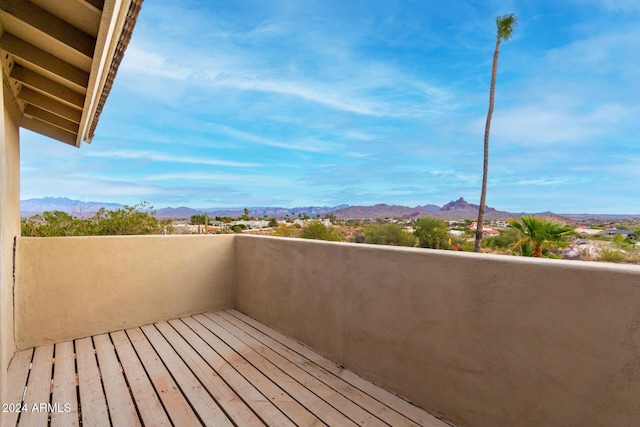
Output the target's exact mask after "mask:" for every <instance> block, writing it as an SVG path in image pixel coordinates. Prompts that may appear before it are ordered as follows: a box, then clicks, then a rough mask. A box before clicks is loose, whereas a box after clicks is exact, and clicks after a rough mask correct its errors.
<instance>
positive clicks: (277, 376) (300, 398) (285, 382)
mask: <svg viewBox="0 0 640 427" xmlns="http://www.w3.org/2000/svg"><path fill="white" fill-rule="evenodd" d="M194 319H196V320H197V321H198V322H199V323H200V324H201V325H203V326H204V327H206V328H207V329H209V331H211V332H212V333H213V334H214V335H216V336H217V337H218V338H219V339H221V340H223V341H224V342H225V343H226V344H227V345H228V346H229V347H231V348H232V349H233V350H234V351H235V352H236V353H237V354H239V355H240V356H241V357H243V358H244V359H245V360H246V361H247V362H248V363H250V364H251V365H252V366H253V367H254V368H255V369H258V370H259V371H261V372H262V373H263V375H265V376H266V377H267V378H269V379H270V380H271V381H272V382H273V383H274V384H276V385H277V386H278V387H279V388H280V389H282V390H283V391H284V392H285V393H286V394H287V395H289V396H290V397H291V398H293V399H294V400H295V401H296V402H297V403H298V404H300V405H301V406H302V407H304V408H306V409H307V410H308V411H309V412H310V413H311V414H312V415H313V416H314V417H315V418H316V419H317V420H318V421H314V422H316V423H317V422H322V423H326V422H327V419H329V420H332V421H331V422H330V423H331V424H334V423H335V425H348V424H353V425H355V423H353V422H352V421H351V420H349V419H348V418H347V417H345V416H344V415H343V414H342V413H340V412H339V411H337V410H336V409H335V408H333V407H332V406H331V405H328V404H327V403H326V402H324V401H323V400H320V399H318V400H317V401H316V400H315V399H314V398H313V397H312V396H315V394H313V392H311V391H310V390H309V389H307V388H306V387H304V385H302V384H300V383H299V382H298V381H296V379H295V378H292V377H291V376H290V375H289V373H288V372H285V371H284V370H282V369H281V368H279V367H278V366H276V365H274V364H273V363H271V362H270V361H269V360H267V359H264V358H263V357H262V355H260V354H259V353H258V352H256V351H255V350H253V349H251V348H248V347H247V346H246V345H245V344H244V343H239V342H238V341H239V340H237V339H236V338H235V337H233V336H232V335H231V334H229V333H227V332H226V331H224V330H221V328H220V327H219V326H218V325H216V324H215V322H213V321H211V320H210V319H208V318H207V317H206V316H204V315H198V316H194ZM221 335H224V336H225V337H223V336H221ZM234 342H235V344H233V343H234ZM321 414H323V415H321ZM323 416H324V417H326V418H327V419H323Z"/></svg>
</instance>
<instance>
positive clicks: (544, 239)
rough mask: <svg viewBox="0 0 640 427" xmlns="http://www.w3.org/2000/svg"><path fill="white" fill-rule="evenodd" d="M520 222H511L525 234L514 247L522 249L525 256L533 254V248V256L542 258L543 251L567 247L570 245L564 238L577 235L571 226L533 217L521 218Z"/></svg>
mask: <svg viewBox="0 0 640 427" xmlns="http://www.w3.org/2000/svg"><path fill="white" fill-rule="evenodd" d="M520 221H521V222H518V221H516V220H511V221H509V224H511V226H512V227H513V228H515V229H516V230H518V231H520V232H521V233H522V234H523V238H522V239H521V240H520V241H519V242H516V243H514V245H513V246H514V247H519V248H521V252H522V254H523V255H525V256H526V255H527V254H528V253H530V252H531V248H533V253H532V255H533V256H534V257H536V258H540V257H542V250H543V249H549V248H552V247H556V246H559V247H565V246H567V244H568V243H567V242H563V241H562V238H563V237H565V236H568V235H571V234H573V233H575V231H574V230H573V228H571V227H569V226H562V225H559V224H556V223H553V222H549V221H545V220H543V219H539V218H534V217H532V216H531V215H528V216H523V217H520ZM528 256H531V255H528Z"/></svg>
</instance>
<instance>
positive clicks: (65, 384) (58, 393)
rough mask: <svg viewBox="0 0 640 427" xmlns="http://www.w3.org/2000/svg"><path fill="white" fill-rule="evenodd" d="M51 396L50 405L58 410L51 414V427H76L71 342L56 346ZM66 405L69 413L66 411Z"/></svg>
mask: <svg viewBox="0 0 640 427" xmlns="http://www.w3.org/2000/svg"><path fill="white" fill-rule="evenodd" d="M54 360H55V363H54V372H53V396H52V399H51V403H53V405H54V406H55V407H57V408H58V410H57V411H54V412H53V413H52V414H51V427H74V426H78V425H79V424H80V423H79V419H78V399H77V393H76V362H75V350H74V349H73V341H66V342H62V343H59V344H56V354H55V359H54ZM65 405H68V408H69V409H70V410H69V411H66V408H65Z"/></svg>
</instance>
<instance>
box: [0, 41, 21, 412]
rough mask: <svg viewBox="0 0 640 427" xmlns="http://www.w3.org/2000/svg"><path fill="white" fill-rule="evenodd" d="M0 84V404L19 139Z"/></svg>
mask: <svg viewBox="0 0 640 427" xmlns="http://www.w3.org/2000/svg"><path fill="white" fill-rule="evenodd" d="M0 32H1V30H0ZM0 85H1V86H2V88H0V105H3V106H4V108H3V109H2V113H1V114H0V402H6V399H5V397H4V396H5V392H6V375H4V373H5V372H6V371H7V368H8V367H9V362H10V361H11V358H12V357H13V353H14V351H15V344H14V339H13V241H14V238H15V237H16V236H17V235H18V234H19V233H20V138H19V134H18V127H17V126H16V122H17V118H16V117H15V116H16V114H17V110H16V107H15V105H12V101H11V95H10V94H8V93H7V90H8V89H6V88H5V87H4V84H0ZM0 417H2V414H1V413H0Z"/></svg>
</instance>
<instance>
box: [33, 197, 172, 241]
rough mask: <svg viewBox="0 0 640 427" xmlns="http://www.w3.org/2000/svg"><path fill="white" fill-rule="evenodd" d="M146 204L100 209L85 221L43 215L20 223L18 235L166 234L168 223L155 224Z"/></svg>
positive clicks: (55, 214) (61, 214)
mask: <svg viewBox="0 0 640 427" xmlns="http://www.w3.org/2000/svg"><path fill="white" fill-rule="evenodd" d="M154 214H155V211H154V210H153V207H152V206H150V205H149V204H148V203H147V202H142V203H138V204H137V205H134V206H127V205H125V206H124V207H122V208H120V209H116V210H107V209H105V208H101V209H100V210H98V211H97V212H95V213H94V214H93V215H92V216H90V217H88V218H78V217H75V216H73V215H70V214H68V213H66V212H62V211H52V212H44V213H42V214H39V215H34V216H32V217H30V218H25V219H22V221H21V234H22V235H23V236H26V237H58V236H108V235H133V234H166V233H170V232H171V230H172V227H171V220H164V221H161V220H158V219H157V218H156V217H155V216H154Z"/></svg>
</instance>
